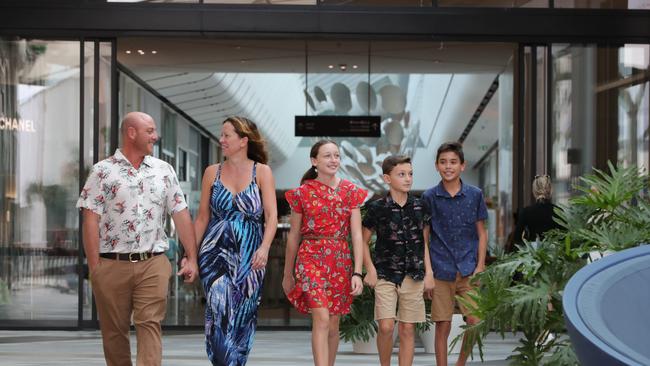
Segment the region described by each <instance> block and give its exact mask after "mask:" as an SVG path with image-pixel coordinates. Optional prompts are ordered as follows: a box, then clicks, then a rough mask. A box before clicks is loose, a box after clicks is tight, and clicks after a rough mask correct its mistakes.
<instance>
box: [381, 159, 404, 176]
mask: <svg viewBox="0 0 650 366" xmlns="http://www.w3.org/2000/svg"><path fill="white" fill-rule="evenodd" d="M399 164H411V158H409V157H408V156H405V155H391V156H389V157H387V158H386V159H384V162H383V163H381V171H382V172H383V173H384V174H390V172H392V171H393V169H394V168H395V167H396V166H398V165H399Z"/></svg>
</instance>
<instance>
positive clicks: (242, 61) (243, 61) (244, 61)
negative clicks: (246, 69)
mask: <svg viewBox="0 0 650 366" xmlns="http://www.w3.org/2000/svg"><path fill="white" fill-rule="evenodd" d="M239 62H241V63H242V64H245V63H247V62H248V60H240V61H239Z"/></svg>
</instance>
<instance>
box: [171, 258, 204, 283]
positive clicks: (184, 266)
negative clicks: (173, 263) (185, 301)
mask: <svg viewBox="0 0 650 366" xmlns="http://www.w3.org/2000/svg"><path fill="white" fill-rule="evenodd" d="M176 275H177V276H183V278H184V279H185V280H184V281H183V282H185V283H192V282H194V280H195V279H197V278H198V277H199V268H198V266H197V265H196V261H191V260H189V259H188V258H187V257H184V258H183V259H181V269H180V270H179V271H178V272H177V273H176Z"/></svg>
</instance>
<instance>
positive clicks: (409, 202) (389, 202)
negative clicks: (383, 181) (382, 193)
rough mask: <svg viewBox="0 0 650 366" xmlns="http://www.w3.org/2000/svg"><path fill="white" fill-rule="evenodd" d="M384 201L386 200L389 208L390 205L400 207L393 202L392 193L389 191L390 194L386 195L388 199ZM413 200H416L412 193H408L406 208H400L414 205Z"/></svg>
mask: <svg viewBox="0 0 650 366" xmlns="http://www.w3.org/2000/svg"><path fill="white" fill-rule="evenodd" d="M384 200H385V202H386V205H388V206H390V205H397V206H399V205H398V204H397V202H395V201H393V197H391V195H390V191H389V192H388V193H386V197H385V198H384ZM413 200H414V198H413V196H412V195H411V194H410V193H407V194H406V203H405V204H404V206H400V207H406V206H408V205H410V204H412V203H413Z"/></svg>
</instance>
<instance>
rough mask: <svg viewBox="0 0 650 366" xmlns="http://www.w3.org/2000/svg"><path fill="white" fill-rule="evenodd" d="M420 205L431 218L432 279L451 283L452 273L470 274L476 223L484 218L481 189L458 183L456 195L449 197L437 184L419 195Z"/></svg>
mask: <svg viewBox="0 0 650 366" xmlns="http://www.w3.org/2000/svg"><path fill="white" fill-rule="evenodd" d="M422 204H423V205H424V206H425V207H426V210H427V212H428V213H429V215H430V217H431V219H430V220H429V223H430V224H431V237H430V238H431V240H430V242H429V256H430V257H431V267H432V269H433V275H434V277H435V278H436V279H439V280H443V281H453V280H454V279H455V278H456V273H460V275H461V276H463V277H466V276H469V275H471V274H472V273H473V272H474V270H475V269H476V264H477V261H478V231H477V230H476V222H478V221H484V220H486V219H487V216H488V213H487V207H486V206H485V199H484V198H483V193H482V192H481V190H480V189H479V188H477V187H474V186H472V185H469V184H465V183H461V188H460V192H458V193H457V194H456V195H455V196H453V197H452V196H451V195H450V194H449V193H448V192H447V191H446V190H445V187H444V186H443V185H442V182H441V183H440V184H438V185H437V186H435V187H433V188H430V189H429V190H427V191H426V192H424V194H422Z"/></svg>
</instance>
